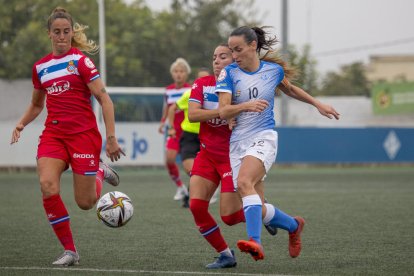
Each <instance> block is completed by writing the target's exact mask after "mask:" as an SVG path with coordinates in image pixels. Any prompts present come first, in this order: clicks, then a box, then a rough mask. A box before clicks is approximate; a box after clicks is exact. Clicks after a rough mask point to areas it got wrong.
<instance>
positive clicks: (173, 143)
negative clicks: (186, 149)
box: [165, 135, 181, 152]
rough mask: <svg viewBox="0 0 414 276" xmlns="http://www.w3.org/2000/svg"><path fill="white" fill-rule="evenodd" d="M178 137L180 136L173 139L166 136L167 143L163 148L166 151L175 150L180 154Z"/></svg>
mask: <svg viewBox="0 0 414 276" xmlns="http://www.w3.org/2000/svg"><path fill="white" fill-rule="evenodd" d="M180 137H181V135H176V136H175V138H173V137H171V136H168V137H167V142H166V143H165V148H166V149H167V150H175V151H177V152H180Z"/></svg>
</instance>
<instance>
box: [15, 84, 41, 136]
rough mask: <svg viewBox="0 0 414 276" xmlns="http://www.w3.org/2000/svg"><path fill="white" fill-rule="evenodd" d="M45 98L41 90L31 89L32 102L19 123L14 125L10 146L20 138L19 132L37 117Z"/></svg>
mask: <svg viewBox="0 0 414 276" xmlns="http://www.w3.org/2000/svg"><path fill="white" fill-rule="evenodd" d="M45 98H46V94H45V93H44V92H43V91H42V90H39V89H33V92H32V101H31V102H30V104H29V107H28V108H27V109H26V111H25V112H24V114H23V116H22V117H21V118H20V120H19V122H18V123H17V124H16V127H15V128H14V129H13V133H12V138H11V142H10V144H14V143H17V142H18V141H19V138H20V132H22V131H23V129H24V127H25V126H27V125H28V124H29V123H30V122H32V121H33V120H34V119H36V117H37V116H39V114H40V113H41V112H42V110H43V108H44V106H45Z"/></svg>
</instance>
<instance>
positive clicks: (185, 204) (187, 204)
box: [182, 195, 190, 208]
mask: <svg viewBox="0 0 414 276" xmlns="http://www.w3.org/2000/svg"><path fill="white" fill-rule="evenodd" d="M182 206H183V208H190V196H188V195H185V196H184V198H183V205H182Z"/></svg>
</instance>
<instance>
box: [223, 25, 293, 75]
mask: <svg viewBox="0 0 414 276" xmlns="http://www.w3.org/2000/svg"><path fill="white" fill-rule="evenodd" d="M265 28H270V27H268V26H264V27H260V28H259V27H252V28H250V27H247V26H242V27H239V28H237V29H235V30H233V31H232V32H231V34H230V36H243V37H244V41H246V43H247V44H250V43H252V42H253V41H256V43H257V48H256V52H257V53H258V54H259V55H261V58H260V59H261V60H265V61H269V62H273V63H277V64H279V65H280V66H282V67H283V70H284V71H285V76H286V77H287V78H288V79H290V80H292V79H294V78H295V76H296V74H297V70H296V69H295V68H293V67H292V66H290V65H289V64H288V63H287V62H286V61H284V60H283V59H282V58H281V57H280V55H279V54H278V53H277V51H275V50H273V48H272V47H273V46H274V45H276V44H277V42H278V40H277V38H276V36H273V37H271V36H269V33H268V32H266V31H265V30H264V29H265ZM261 50H265V51H266V53H264V54H262V53H260V52H261Z"/></svg>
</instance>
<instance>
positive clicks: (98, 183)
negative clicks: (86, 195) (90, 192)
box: [95, 168, 104, 199]
mask: <svg viewBox="0 0 414 276" xmlns="http://www.w3.org/2000/svg"><path fill="white" fill-rule="evenodd" d="M103 179H104V171H103V169H101V168H99V170H98V171H97V172H96V180H95V183H96V199H99V198H100V197H101V192H102V182H103Z"/></svg>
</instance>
